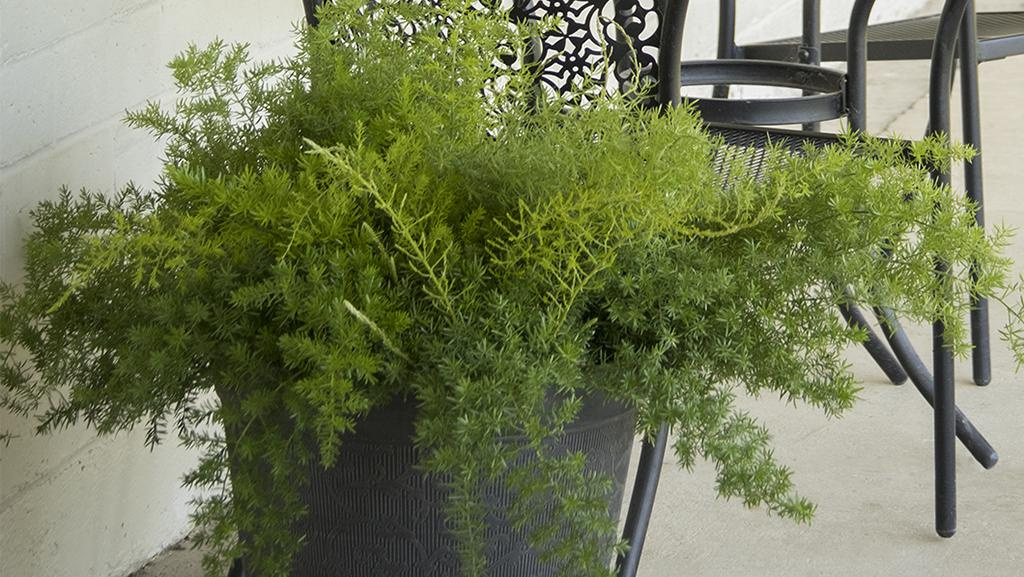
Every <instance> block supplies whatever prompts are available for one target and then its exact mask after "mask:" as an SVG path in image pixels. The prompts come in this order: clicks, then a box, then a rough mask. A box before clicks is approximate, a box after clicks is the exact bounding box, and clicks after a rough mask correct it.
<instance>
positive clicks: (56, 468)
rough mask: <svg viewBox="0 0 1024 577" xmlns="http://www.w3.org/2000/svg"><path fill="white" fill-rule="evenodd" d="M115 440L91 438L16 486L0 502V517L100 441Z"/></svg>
mask: <svg viewBox="0 0 1024 577" xmlns="http://www.w3.org/2000/svg"><path fill="white" fill-rule="evenodd" d="M116 438H117V437H113V436H112V437H100V436H94V437H93V438H91V439H89V440H88V441H87V442H86V443H85V444H83V445H82V446H81V447H79V448H78V449H76V450H75V451H74V452H73V453H71V454H70V455H68V456H66V457H64V458H63V459H61V460H60V461H59V462H57V463H55V464H54V465H52V466H50V467H46V468H45V469H44V470H42V471H40V472H38V473H37V474H36V475H35V476H34V477H33V478H31V479H29V480H28V481H24V482H22V483H20V484H18V485H16V486H15V487H14V489H13V491H12V492H11V494H10V495H8V496H6V497H4V498H3V500H2V501H0V515H3V514H4V513H6V512H7V510H8V509H10V508H11V507H13V506H14V504H15V503H16V502H17V501H19V500H20V499H21V497H22V495H24V494H25V493H27V492H29V491H31V490H32V489H35V488H36V487H39V486H42V485H44V484H46V482H47V481H49V480H51V479H53V478H54V477H56V476H58V475H59V474H60V473H62V472H64V471H66V470H68V469H70V468H71V464H72V463H71V462H72V461H74V460H76V459H81V458H82V456H84V455H88V454H89V453H90V452H91V451H92V450H93V449H95V448H96V446H97V445H99V444H100V441H108V442H109V441H111V440H113V439H116ZM12 442H17V440H14V441H12Z"/></svg>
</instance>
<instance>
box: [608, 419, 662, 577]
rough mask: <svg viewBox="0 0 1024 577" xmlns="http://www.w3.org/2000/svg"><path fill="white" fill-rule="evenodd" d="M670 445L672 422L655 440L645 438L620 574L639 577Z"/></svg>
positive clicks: (619, 561)
mask: <svg viewBox="0 0 1024 577" xmlns="http://www.w3.org/2000/svg"><path fill="white" fill-rule="evenodd" d="M667 446H668V425H662V426H661V428H660V429H658V434H657V436H656V437H655V439H654V443H651V442H649V441H646V440H645V441H644V442H643V445H642V446H641V448H640V465H639V467H638V468H637V471H636V480H635V481H634V482H633V493H632V495H631V496H630V498H629V510H628V511H627V512H626V526H625V528H624V529H623V531H622V538H623V539H624V540H625V541H626V543H627V544H628V545H629V549H628V550H627V551H626V552H625V553H623V554H622V555H619V558H618V559H616V560H615V575H616V576H617V577H636V572H637V569H638V568H639V567H640V555H641V554H642V553H643V549H644V540H645V539H646V538H647V527H648V525H650V522H651V512H652V511H653V510H654V496H655V494H656V493H657V492H658V480H659V478H660V476H661V465H662V463H664V462H665V448H666V447H667Z"/></svg>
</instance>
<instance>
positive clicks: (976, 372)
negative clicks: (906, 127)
mask: <svg viewBox="0 0 1024 577" xmlns="http://www.w3.org/2000/svg"><path fill="white" fill-rule="evenodd" d="M976 19H977V18H976V15H975V13H974V1H973V0H971V1H970V2H969V3H968V6H967V11H966V12H965V14H964V19H963V22H962V23H961V27H960V46H959V49H960V97H961V101H962V106H963V131H964V132H963V138H964V142H965V143H966V144H969V145H971V146H972V147H974V149H975V150H976V151H977V154H976V155H975V157H974V158H973V159H972V160H971V161H968V162H964V188H965V189H966V190H967V197H968V198H970V199H971V200H972V201H973V202H974V204H975V206H976V207H977V212H976V213H975V214H974V220H975V222H976V223H977V225H978V226H979V227H981V228H982V229H984V228H985V212H984V206H985V205H984V194H983V191H984V188H983V178H982V162H981V112H980V106H979V97H978V42H977V23H976ZM972 275H973V276H974V277H975V278H977V277H978V270H977V269H974V270H972ZM971 342H972V343H973V344H974V350H973V351H972V361H973V363H972V365H973V366H972V368H973V377H974V383H975V384H977V385H981V386H984V385H987V384H989V383H990V382H991V381H992V355H991V346H990V343H989V321H988V302H987V301H986V300H985V299H972V301H971Z"/></svg>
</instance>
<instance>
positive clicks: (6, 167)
mask: <svg viewBox="0 0 1024 577" xmlns="http://www.w3.org/2000/svg"><path fill="white" fill-rule="evenodd" d="M291 43H292V41H291V39H290V38H289V39H288V40H282V41H278V42H267V43H261V44H253V45H252V46H253V48H254V49H256V50H262V51H265V50H270V49H273V48H276V47H279V46H286V45H291ZM174 94H177V90H176V89H175V88H173V87H168V88H167V89H165V90H162V91H160V92H158V93H156V94H151V95H149V96H147V97H146V98H143V99H141V100H137V101H135V102H132V103H129V104H128V105H127V106H125V108H124V109H123V110H121V111H120V112H119V113H117V114H111V115H109V116H106V117H104V118H101V119H99V120H97V121H95V122H93V123H91V124H87V125H85V126H83V127H81V128H79V129H77V130H75V131H73V132H70V133H67V134H65V135H63V136H61V137H60V138H59V139H57V140H53V141H51V142H48V143H46V144H44V145H42V146H40V147H38V148H35V149H33V150H30V151H28V152H26V153H24V154H22V155H21V156H17V157H14V158H11V159H10V160H6V161H3V162H0V182H2V181H3V180H4V177H5V173H8V172H10V171H12V170H13V169H14V167H16V166H17V165H18V164H21V163H22V162H28V161H31V160H32V159H33V158H34V157H37V156H38V155H40V154H44V153H49V152H55V151H59V150H61V149H62V148H64V147H65V146H66V145H68V144H71V143H73V142H74V141H76V140H79V139H81V138H85V137H86V136H88V135H90V134H95V133H96V132H98V130H99V129H100V128H101V127H102V126H104V125H107V124H109V123H110V122H111V120H114V119H116V121H117V124H118V125H124V115H125V113H126V112H127V111H129V110H139V109H141V108H142V107H144V106H145V105H146V104H147V103H149V102H163V101H165V100H167V99H168V98H169V97H170V96H172V95H174Z"/></svg>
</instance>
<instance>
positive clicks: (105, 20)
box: [0, 0, 163, 66]
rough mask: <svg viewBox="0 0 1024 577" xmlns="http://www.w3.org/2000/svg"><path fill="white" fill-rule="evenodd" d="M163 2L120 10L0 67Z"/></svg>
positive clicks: (15, 56)
mask: <svg viewBox="0 0 1024 577" xmlns="http://www.w3.org/2000/svg"><path fill="white" fill-rule="evenodd" d="M162 1H163V0H145V2H143V3H141V4H136V5H135V6H132V7H130V8H125V9H123V10H119V11H117V12H114V13H113V14H107V15H105V16H104V17H103V18H101V19H99V20H95V21H93V22H90V23H88V24H86V25H85V26H83V27H81V28H78V29H75V30H74V31H73V32H71V33H70V34H65V35H64V36H61V37H60V38H56V39H54V40H51V41H49V42H47V43H46V44H43V45H40V46H36V47H35V48H32V49H30V50H25V51H23V52H18V53H15V54H13V55H11V56H9V57H7V58H4V59H2V60H0V66H6V65H8V64H15V63H17V62H20V61H21V60H24V59H26V58H29V57H31V56H33V55H35V54H38V53H40V52H43V51H45V50H47V49H50V48H52V47H54V46H58V45H60V44H61V43H63V42H65V41H66V40H70V39H72V38H75V37H77V36H80V35H82V34H85V33H86V32H89V31H90V30H92V29H93V28H96V27H97V26H101V25H103V24H106V23H108V22H110V20H112V19H117V18H122V17H124V16H130V15H132V14H134V13H136V12H139V11H142V10H145V9H147V8H148V7H149V6H150V5H153V4H159V3H161V2H162Z"/></svg>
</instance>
